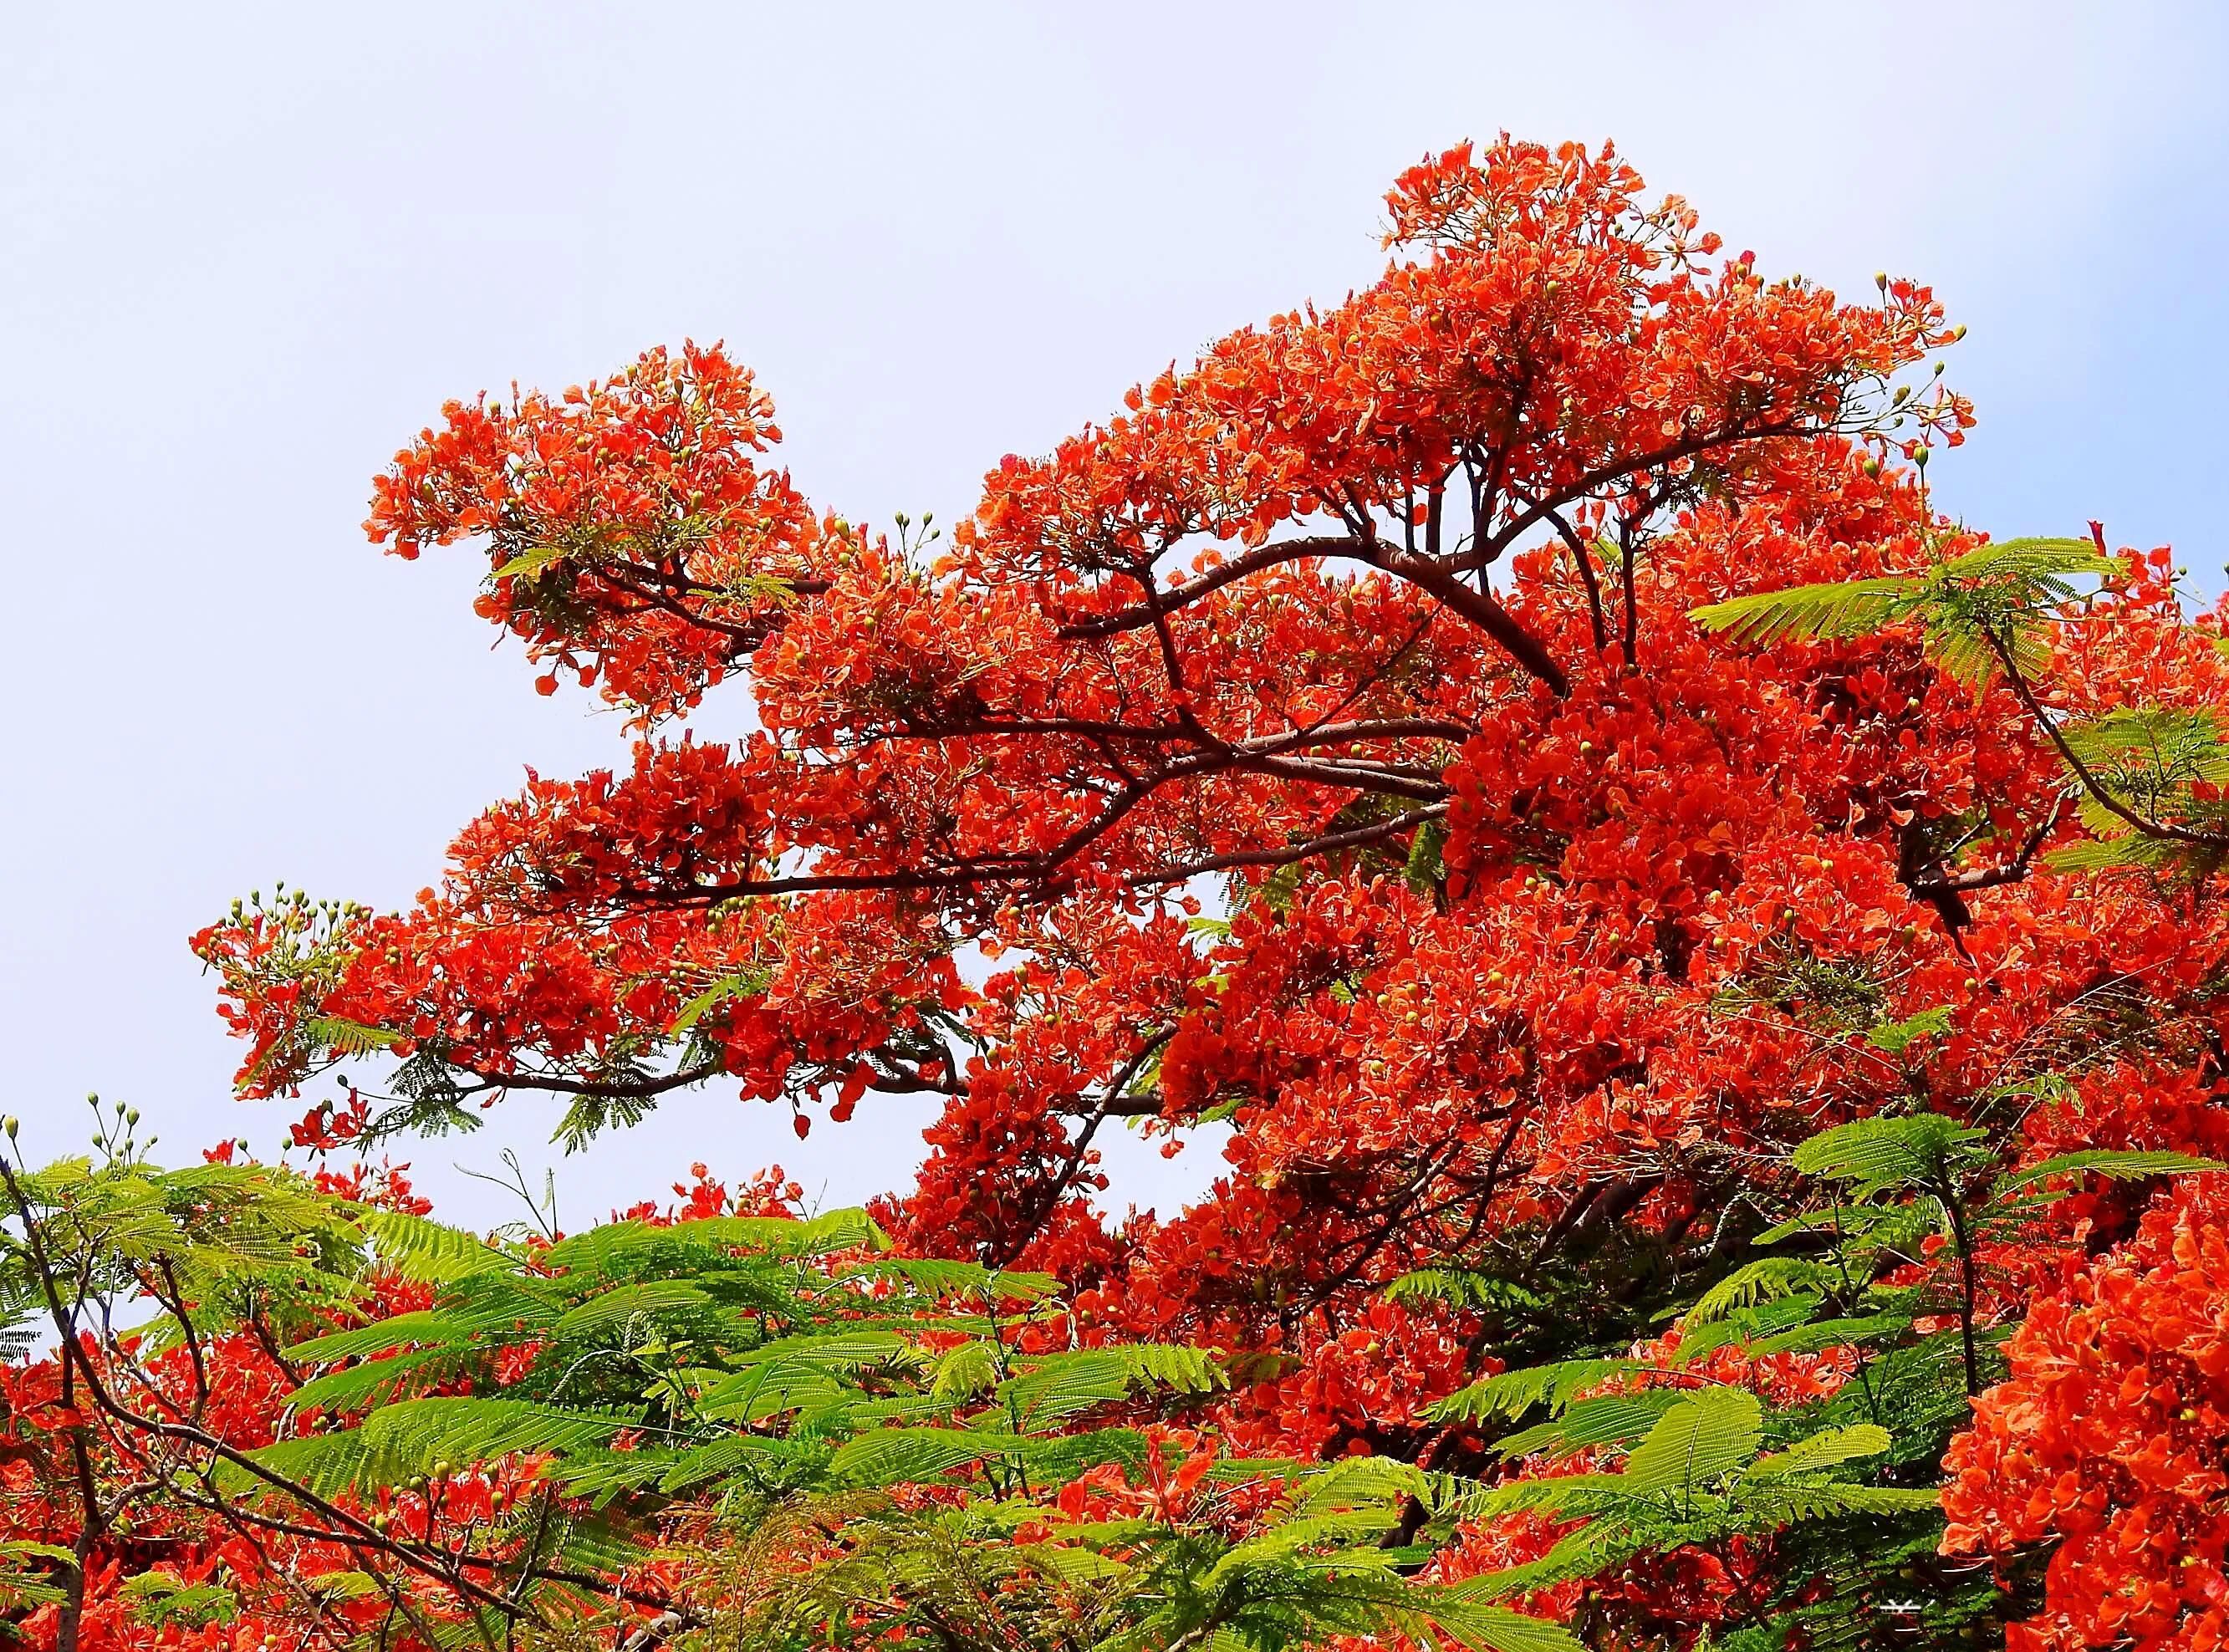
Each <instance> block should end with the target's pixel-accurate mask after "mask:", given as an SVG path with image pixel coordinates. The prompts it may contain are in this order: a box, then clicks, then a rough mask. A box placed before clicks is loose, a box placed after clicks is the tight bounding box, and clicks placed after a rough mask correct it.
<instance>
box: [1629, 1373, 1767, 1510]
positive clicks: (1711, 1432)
mask: <svg viewBox="0 0 2229 1652" xmlns="http://www.w3.org/2000/svg"><path fill="white" fill-rule="evenodd" d="M1763 1426H1764V1409H1763V1406H1762V1405H1759V1404H1758V1403H1757V1396H1756V1395H1755V1394H1752V1393H1750V1392H1748V1391H1747V1390H1745V1389H1740V1388H1709V1389H1705V1390H1704V1391H1703V1392H1701V1393H1699V1394H1697V1395H1695V1396H1693V1398H1688V1399H1684V1400H1682V1401H1681V1402H1680V1404H1679V1405H1675V1406H1673V1408H1672V1409H1671V1410H1670V1411H1667V1412H1666V1413H1665V1414H1664V1416H1663V1417H1662V1418H1661V1419H1660V1420H1659V1421H1658V1423H1657V1424H1656V1425H1655V1426H1654V1428H1652V1429H1650V1430H1648V1437H1647V1438H1646V1439H1644V1440H1642V1441H1641V1443H1640V1444H1639V1445H1637V1446H1635V1447H1634V1449H1633V1455H1632V1456H1629V1457H1628V1458H1627V1459H1626V1461H1625V1473H1624V1474H1623V1475H1622V1476H1620V1478H1621V1479H1622V1482H1623V1483H1624V1485H1625V1488H1627V1489H1628V1490H1629V1491H1636V1492H1656V1491H1679V1492H1682V1493H1686V1494H1692V1493H1693V1491H1694V1490H1695V1488H1698V1487H1699V1486H1702V1485H1704V1484H1705V1483H1707V1482H1710V1481H1712V1480H1715V1479H1717V1478H1718V1476H1719V1475H1725V1474H1729V1473H1731V1471H1732V1470H1734V1469H1738V1468H1740V1467H1741V1466H1742V1465H1743V1464H1744V1463H1746V1462H1748V1461H1749V1460H1750V1458H1751V1457H1753V1456H1756V1455H1757V1441H1758V1439H1759V1438H1760V1437H1762V1435H1763Z"/></svg>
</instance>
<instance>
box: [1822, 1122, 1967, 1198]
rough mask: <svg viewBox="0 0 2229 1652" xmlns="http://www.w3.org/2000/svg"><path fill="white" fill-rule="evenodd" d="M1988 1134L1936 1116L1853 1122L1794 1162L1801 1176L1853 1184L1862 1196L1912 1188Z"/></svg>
mask: <svg viewBox="0 0 2229 1652" xmlns="http://www.w3.org/2000/svg"><path fill="white" fill-rule="evenodd" d="M1987 1136H1988V1132H1987V1131H1985V1130H1975V1129H1968V1128H1963V1127H1962V1126H1961V1125H1960V1124H1959V1123H1958V1122H1957V1121H1956V1119H1951V1118H1946V1117H1944V1116H1943V1115H1942V1114H1940V1113H1914V1114H1907V1115H1904V1116H1902V1117H1897V1118H1888V1117H1878V1118H1868V1119H1857V1120H1854V1121H1853V1122H1850V1123H1848V1124H1844V1125H1840V1126H1837V1127H1836V1128H1834V1129H1831V1130H1828V1131H1825V1132H1823V1133H1822V1134H1821V1135H1815V1136H1813V1137H1812V1138H1811V1139H1810V1140H1809V1141H1806V1142H1804V1143H1802V1145H1801V1146H1800V1147H1797V1148H1796V1149H1795V1156H1794V1160H1793V1162H1794V1164H1795V1168H1796V1169H1797V1170H1798V1171H1800V1172H1801V1173H1803V1174H1804V1175H1807V1176H1817V1177H1821V1178H1822V1179H1824V1180H1828V1181H1844V1182H1855V1183H1858V1184H1860V1186H1861V1188H1862V1189H1863V1190H1865V1191H1866V1192H1876V1191H1879V1190H1880V1189H1882V1188H1886V1187H1895V1186H1917V1185H1918V1184H1920V1183H1922V1182H1924V1181H1928V1180H1931V1179H1932V1178H1934V1177H1935V1176H1936V1175H1937V1174H1938V1173H1939V1172H1940V1171H1941V1169H1942V1167H1943V1164H1944V1162H1945V1160H1947V1159H1948V1158H1949V1156H1950V1154H1951V1152H1952V1151H1953V1149H1955V1148H1956V1147H1962V1146H1963V1145H1965V1144H1966V1143H1969V1142H1975V1141H1983V1140H1986V1139H1987Z"/></svg>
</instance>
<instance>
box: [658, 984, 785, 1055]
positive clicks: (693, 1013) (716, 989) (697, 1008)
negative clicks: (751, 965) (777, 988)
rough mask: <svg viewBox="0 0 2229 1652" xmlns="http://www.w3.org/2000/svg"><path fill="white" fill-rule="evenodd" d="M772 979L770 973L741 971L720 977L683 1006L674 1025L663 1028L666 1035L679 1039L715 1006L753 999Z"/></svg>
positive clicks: (674, 1019) (675, 1018)
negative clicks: (734, 999) (740, 999)
mask: <svg viewBox="0 0 2229 1652" xmlns="http://www.w3.org/2000/svg"><path fill="white" fill-rule="evenodd" d="M773 979H774V977H773V976H772V974H770V973H769V972H768V971H766V970H763V969H742V970H737V971H736V973H735V974H732V975H723V976H722V977H721V978H720V979H719V980H716V981H714V982H713V983H712V984H711V985H710V987H706V988H705V989H704V990H703V992H701V993H697V996H696V997H694V998H692V999H691V1000H689V1002H688V1003H687V1004H685V1005H684V1006H682V1009H681V1013H680V1014H678V1015H677V1016H675V1017H674V1018H673V1025H671V1026H670V1027H668V1028H666V1032H668V1033H669V1034H671V1036H673V1037H675V1038H679V1037H680V1036H681V1035H682V1034H683V1033H684V1032H688V1031H689V1029H690V1028H691V1027H693V1026H695V1025H697V1022H698V1021H700V1020H702V1019H703V1018H704V1016H705V1014H706V1012H709V1011H710V1010H711V1009H712V1008H714V1007H715V1006H717V1005H720V1004H723V1003H725V1002H726V1001H727V1000H729V999H731V998H755V997H757V996H758V995H759V994H760V993H763V992H765V991H766V989H767V985H768V982H769V981H771V980H773Z"/></svg>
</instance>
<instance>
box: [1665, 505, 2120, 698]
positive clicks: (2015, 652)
mask: <svg viewBox="0 0 2229 1652" xmlns="http://www.w3.org/2000/svg"><path fill="white" fill-rule="evenodd" d="M2118 571H2120V570H2119V564H2117V563H2116V562H2110V561H2109V560H2108V559H2106V558H2105V557H2103V556H2099V555H2098V554H2097V549H2096V548H2095V547H2094V546H2093V545H2091V543H2089V542H2088V541H2087V540H2082V539H2007V540H2005V541H2003V542H2002V543H1997V544H1988V545H1983V546H1981V547H1980V548H1979V549H1977V550H1969V551H1967V552H1965V553H1964V554H1962V555H1961V556H1953V557H1950V558H1948V559H1946V560H1944V561H1943V562H1937V564H1936V565H1935V566H1934V567H1932V568H1930V569H1927V570H1926V571H1925V572H1924V573H1920V574H1914V575H1906V576H1903V577H1885V578H1873V579H1860V580H1847V581H1844V582H1840V583H1837V584H1829V585H1799V586H1795V587H1792V588H1789V589H1786V590H1779V591H1762V592H1758V593H1756V594H1755V595H1749V596H1738V597H1734V598H1731V599H1730V600H1729V601H1724V602H1714V603H1712V604H1710V605H1709V606H1708V607H1700V608H1697V609H1696V610H1695V611H1694V613H1693V615H1691V616H1690V617H1692V618H1693V620H1695V622H1696V623H1697V624H1698V625H1699V626H1701V627H1703V628H1704V629H1705V630H1706V631H1717V632H1723V633H1725V634H1727V635H1728V636H1731V638H1733V639H1734V640H1736V641H1738V642H1744V643H1747V644H1750V645H1751V646H1766V645H1769V644H1772V643H1777V642H1784V641H1789V640H1809V639H1821V640H1832V639H1840V638H1849V637H1862V636H1867V635H1870V634H1872V633H1874V632H1877V631H1880V630H1884V629H1885V628H1886V627H1890V626H1893V625H1898V624H1901V623H1904V622H1905V621H1917V623H1918V624H1919V625H1920V627H1921V628H1922V633H1923V635H1924V644H1925V647H1926V650H1927V652H1928V655H1929V656H1930V658H1931V659H1933V660H1934V661H1935V662H1936V663H1937V665H1940V666H1941V667H1942V668H1943V670H1944V671H1945V672H1949V673H1950V675H1951V676H1953V677H1956V678H1959V679H1960V680H1961V681H1962V682H1966V683H1970V684H1975V685H1979V684H1982V683H1983V682H1986V681H1987V680H1988V678H1989V677H1990V676H1991V675H1992V674H1993V673H1995V672H1999V671H2001V669H2002V664H2001V662H2002V659H2003V658H2004V657H2005V656H2007V655H2008V656H2009V657H2010V658H2011V659H2013V661H2014V663H2015V664H2016V665H2019V666H2020V669H2022V670H2023V671H2026V670H2028V669H2031V668H2033V666H2034V665H2037V664H2039V663H2040V660H2041V659H2042V658H2044V657H2045V656H2046V655H2047V653H2048V646H2047V645H2046V643H2044V641H2043V640H2042V639H2041V638H2040V636H2039V635H2038V633H2037V627H2039V626H2040V625H2041V624H2042V623H2043V622H2044V621H2046V620H2048V619H2049V618H2050V617H2051V615H2052V614H2054V613H2055V612H2056V611H2058V610H2059V608H2061V607H2064V606H2065V604H2067V603H2069V602H2072V601H2074V599H2075V597H2076V596H2077V595H2078V592H2077V589H2076V587H2075V586H2074V585H2073V584H2072V577H2073V576H2079V575H2091V576H2095V577H2107V576H2110V575H2113V574H2116V573H2117V572H2118Z"/></svg>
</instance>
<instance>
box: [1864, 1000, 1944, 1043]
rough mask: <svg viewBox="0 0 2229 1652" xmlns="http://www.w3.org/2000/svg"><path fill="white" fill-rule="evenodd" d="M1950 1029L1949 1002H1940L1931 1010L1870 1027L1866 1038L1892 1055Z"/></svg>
mask: <svg viewBox="0 0 2229 1652" xmlns="http://www.w3.org/2000/svg"><path fill="white" fill-rule="evenodd" d="M1949 1031H1950V1006H1949V1005H1948V1004H1938V1005H1937V1006H1935V1007H1934V1008H1933V1009H1931V1010H1922V1011H1920V1012H1919V1013H1918V1014H1917V1015H1913V1016H1907V1017H1906V1018H1905V1019H1903V1020H1901V1021H1891V1022H1888V1023H1886V1024H1885V1025H1881V1026H1877V1027H1872V1028H1869V1029H1868V1030H1867V1031H1866V1042H1867V1043H1869V1044H1871V1045H1872V1046H1873V1047H1874V1048H1875V1049H1877V1050H1885V1051H1888V1053H1889V1054H1891V1055H1892V1056H1900V1055H1902V1054H1903V1053H1904V1052H1905V1051H1906V1050H1907V1049H1909V1048H1910V1047H1911V1045H1913V1044H1914V1043H1916V1042H1917V1040H1919V1039H1921V1038H1928V1037H1939V1036H1941V1035H1942V1034H1943V1033H1945V1032H1949Z"/></svg>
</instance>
